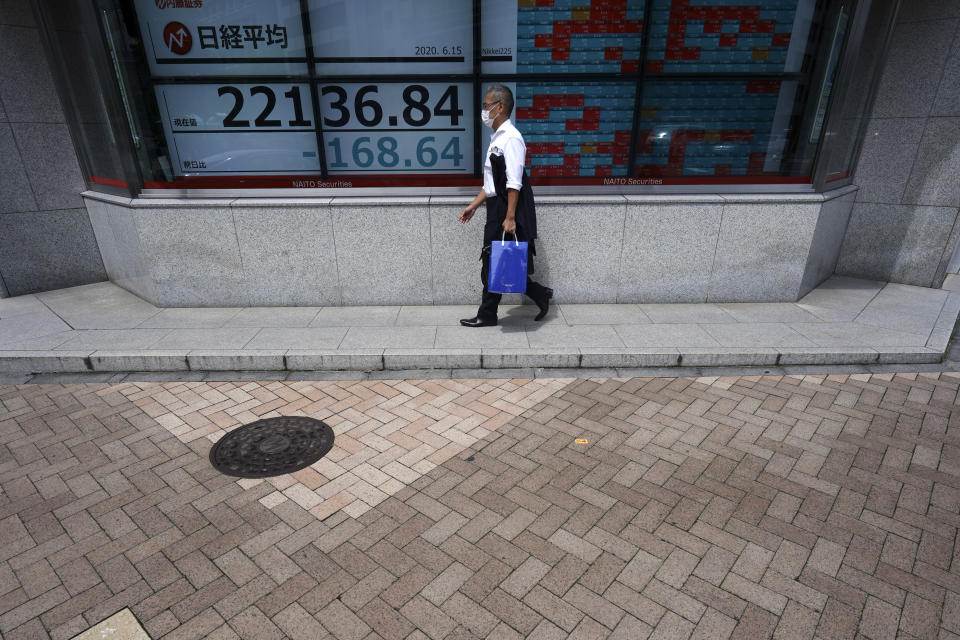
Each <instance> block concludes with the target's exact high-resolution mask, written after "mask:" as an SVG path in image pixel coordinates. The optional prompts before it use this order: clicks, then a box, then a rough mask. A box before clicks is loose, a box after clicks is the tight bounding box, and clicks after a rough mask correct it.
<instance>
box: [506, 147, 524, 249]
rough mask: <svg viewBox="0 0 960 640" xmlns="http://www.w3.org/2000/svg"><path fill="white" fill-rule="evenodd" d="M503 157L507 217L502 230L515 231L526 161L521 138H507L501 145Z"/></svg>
mask: <svg viewBox="0 0 960 640" xmlns="http://www.w3.org/2000/svg"><path fill="white" fill-rule="evenodd" d="M503 147H504V148H503V159H504V162H505V163H506V169H507V217H506V218H505V219H504V221H503V230H504V231H506V232H507V233H514V234H515V233H516V232H517V202H518V201H519V200H520V189H521V188H522V187H523V165H524V163H525V162H526V160H527V159H526V155H527V147H526V145H525V144H524V143H523V140H520V139H518V138H509V139H508V140H506V142H505V143H504V145H503Z"/></svg>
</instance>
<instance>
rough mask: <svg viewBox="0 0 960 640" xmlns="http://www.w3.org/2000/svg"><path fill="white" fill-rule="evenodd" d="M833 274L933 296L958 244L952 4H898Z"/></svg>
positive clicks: (957, 82)
mask: <svg viewBox="0 0 960 640" xmlns="http://www.w3.org/2000/svg"><path fill="white" fill-rule="evenodd" d="M888 56H889V57H888V59H887V63H886V67H885V68H884V71H883V76H882V79H881V83H880V88H879V91H878V94H877V99H876V102H875V103H874V106H873V112H872V114H871V119H870V121H869V124H868V127H867V132H866V137H865V139H864V143H863V150H862V153H861V156H860V162H859V165H858V166H857V170H856V174H855V178H854V183H855V184H857V185H858V186H859V187H860V191H859V192H858V193H857V201H856V203H855V205H854V208H853V213H852V215H851V218H850V224H849V227H848V228H847V232H846V236H845V238H844V242H843V248H842V251H841V255H840V260H839V263H838V265H837V272H838V273H840V274H843V275H849V276H856V277H864V278H873V279H876V280H888V281H892V282H901V283H905V284H914V285H920V286H926V287H930V286H933V287H939V286H940V284H941V283H942V282H943V278H944V275H945V273H946V271H947V267H948V264H949V262H950V258H951V256H952V255H953V252H954V248H955V247H956V246H957V241H958V239H960V220H958V210H960V178H958V176H960V2H956V1H955V0H953V1H949V2H944V1H943V0H904V1H903V2H902V4H901V8H900V14H899V17H898V19H897V24H896V27H895V31H894V35H893V39H892V42H891V46H890V51H889V54H888Z"/></svg>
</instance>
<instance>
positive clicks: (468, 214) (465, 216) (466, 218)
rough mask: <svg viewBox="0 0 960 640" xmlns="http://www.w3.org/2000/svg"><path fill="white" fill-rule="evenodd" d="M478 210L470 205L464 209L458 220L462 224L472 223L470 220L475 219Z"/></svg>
mask: <svg viewBox="0 0 960 640" xmlns="http://www.w3.org/2000/svg"><path fill="white" fill-rule="evenodd" d="M476 211H477V208H476V207H475V206H473V205H472V204H468V205H467V206H465V207H464V208H463V211H461V212H460V217H459V218H457V220H459V221H460V222H461V223H467V222H470V218H472V217H473V214H474V213H476Z"/></svg>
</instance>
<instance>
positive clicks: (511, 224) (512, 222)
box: [503, 216, 517, 235]
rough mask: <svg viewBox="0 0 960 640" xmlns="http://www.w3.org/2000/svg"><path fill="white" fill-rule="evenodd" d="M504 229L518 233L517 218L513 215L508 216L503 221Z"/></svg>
mask: <svg viewBox="0 0 960 640" xmlns="http://www.w3.org/2000/svg"><path fill="white" fill-rule="evenodd" d="M503 230H504V231H506V232H507V233H512V234H514V235H516V233H517V219H516V218H515V217H513V216H507V219H506V220H504V221H503Z"/></svg>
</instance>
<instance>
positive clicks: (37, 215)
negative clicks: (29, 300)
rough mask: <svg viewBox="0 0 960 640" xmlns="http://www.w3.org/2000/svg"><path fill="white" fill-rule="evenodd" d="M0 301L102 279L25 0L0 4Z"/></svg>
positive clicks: (70, 149) (78, 176) (79, 179)
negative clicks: (0, 299) (6, 297)
mask: <svg viewBox="0 0 960 640" xmlns="http://www.w3.org/2000/svg"><path fill="white" fill-rule="evenodd" d="M0 60H2V63H0V297H5V296H8V295H9V296H17V295H21V294H25V293H31V292H35V291H46V290H49V289H59V288H62V287H71V286H75V285H79V284H87V283H90V282H99V281H103V280H106V279H107V276H106V272H105V270H104V268H103V261H102V259H101V257H100V252H99V250H98V248H97V244H96V239H95V238H94V235H93V228H92V227H91V226H90V218H89V216H88V214H87V210H86V207H85V206H84V202H83V199H82V198H81V197H80V193H81V192H83V190H84V189H85V185H84V179H83V175H82V173H81V171H80V166H79V163H78V161H77V154H76V151H75V150H74V146H73V142H72V141H71V138H70V133H69V132H68V130H67V125H66V123H65V121H64V115H63V110H62V108H61V104H60V100H59V99H58V97H57V92H56V89H55V87H54V82H53V78H52V75H51V72H50V68H49V66H48V62H47V58H46V55H45V54H44V51H43V48H42V47H41V44H40V33H39V30H38V28H37V24H36V21H35V19H34V15H33V11H32V9H31V3H30V2H29V1H28V0H0Z"/></svg>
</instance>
